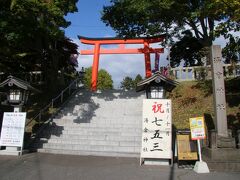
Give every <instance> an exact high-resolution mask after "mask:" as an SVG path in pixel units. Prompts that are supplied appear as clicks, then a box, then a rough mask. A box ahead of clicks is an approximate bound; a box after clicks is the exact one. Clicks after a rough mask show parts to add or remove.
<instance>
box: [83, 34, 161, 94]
mask: <svg viewBox="0 0 240 180" xmlns="http://www.w3.org/2000/svg"><path fill="white" fill-rule="evenodd" d="M78 38H79V40H80V41H81V43H83V44H89V45H94V50H81V51H80V54H82V55H94V56H93V66H92V81H91V89H92V91H96V90H97V79H98V66H99V56H100V54H144V57H145V73H146V77H150V76H151V75H152V72H151V60H150V53H156V52H157V53H163V52H164V49H163V48H151V47H150V46H149V45H150V44H151V43H158V42H162V41H163V39H164V38H165V35H160V36H155V37H144V38H131V39H121V38H88V37H83V36H78ZM110 44H118V48H114V49H101V45H110ZM125 44H143V48H125Z"/></svg>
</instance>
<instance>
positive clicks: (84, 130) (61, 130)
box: [46, 126, 142, 134]
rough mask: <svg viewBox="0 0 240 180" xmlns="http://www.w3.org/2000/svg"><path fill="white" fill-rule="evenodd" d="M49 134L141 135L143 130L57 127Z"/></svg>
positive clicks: (49, 129)
mask: <svg viewBox="0 0 240 180" xmlns="http://www.w3.org/2000/svg"><path fill="white" fill-rule="evenodd" d="M46 131H47V132H52V133H63V134H87V133H88V132H89V133H90V134H91V133H119V134H141V132H142V128H140V127H139V128H136V129H135V128H110V127H108V128H96V127H88V128H85V127H71V128H69V127H62V126H56V127H53V128H48V129H46Z"/></svg>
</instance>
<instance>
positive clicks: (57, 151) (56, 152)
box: [38, 149, 140, 157]
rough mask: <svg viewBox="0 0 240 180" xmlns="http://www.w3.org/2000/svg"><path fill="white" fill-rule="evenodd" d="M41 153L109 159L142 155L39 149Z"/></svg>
mask: <svg viewBox="0 0 240 180" xmlns="http://www.w3.org/2000/svg"><path fill="white" fill-rule="evenodd" d="M38 152H41V153H51V154H69V155H82V156H109V157H140V153H120V152H106V151H79V150H61V149H38Z"/></svg>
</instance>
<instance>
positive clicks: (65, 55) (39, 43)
mask: <svg viewBox="0 0 240 180" xmlns="http://www.w3.org/2000/svg"><path fill="white" fill-rule="evenodd" d="M76 2H77V0H68V1H64V0H11V1H10V0H1V1H0V14H1V15H0V60H1V61H0V71H3V72H14V71H16V70H18V71H22V72H26V71H33V70H42V71H43V72H44V73H45V75H46V77H50V76H51V75H54V74H56V73H57V71H58V70H60V69H61V68H65V67H68V66H69V65H70V66H73V64H72V62H70V61H69V59H70V56H71V54H75V53H77V45H75V44H74V43H72V42H71V40H70V39H67V38H66V37H65V36H64V31H63V28H66V27H67V26H69V25H70V22H68V21H66V20H65V19H64V16H65V15H67V13H70V12H75V11H77V8H76ZM69 68H71V67H69ZM69 68H68V69H69ZM49 72H50V73H51V74H49ZM52 73H53V74H52ZM53 77H55V76H53ZM55 78H56V77H55Z"/></svg>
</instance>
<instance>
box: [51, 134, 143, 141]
mask: <svg viewBox="0 0 240 180" xmlns="http://www.w3.org/2000/svg"><path fill="white" fill-rule="evenodd" d="M50 139H64V140H69V141H71V140H83V139H86V140H105V141H111V140H112V141H123V142H127V141H137V142H140V141H141V139H142V136H139V135H134V136H109V135H106V134H101V135H99V136H96V135H81V136H79V135H76V134H75V135H72V134H60V135H51V138H50Z"/></svg>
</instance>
